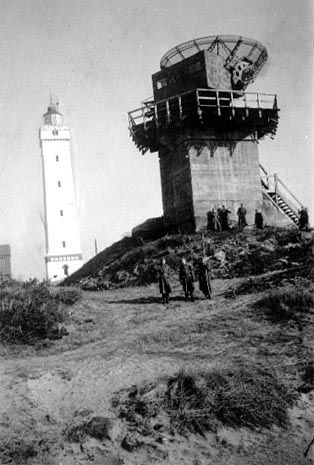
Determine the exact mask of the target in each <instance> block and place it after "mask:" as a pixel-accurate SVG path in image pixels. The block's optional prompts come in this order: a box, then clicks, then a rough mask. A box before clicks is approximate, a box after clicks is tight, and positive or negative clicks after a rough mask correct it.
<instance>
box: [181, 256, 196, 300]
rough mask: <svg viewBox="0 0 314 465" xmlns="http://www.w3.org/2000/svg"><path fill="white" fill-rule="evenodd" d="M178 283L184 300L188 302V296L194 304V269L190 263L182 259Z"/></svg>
mask: <svg viewBox="0 0 314 465" xmlns="http://www.w3.org/2000/svg"><path fill="white" fill-rule="evenodd" d="M179 281H180V283H181V285H182V288H183V291H184V295H185V300H188V298H189V296H190V297H191V301H192V302H194V296H193V293H194V281H195V276H194V268H193V265H192V263H190V262H187V261H186V260H185V258H182V261H181V265H180V270H179Z"/></svg>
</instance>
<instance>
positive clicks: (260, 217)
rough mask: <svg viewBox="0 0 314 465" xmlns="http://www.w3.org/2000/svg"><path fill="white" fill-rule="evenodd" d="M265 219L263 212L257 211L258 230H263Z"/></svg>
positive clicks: (256, 225) (256, 223)
mask: <svg viewBox="0 0 314 465" xmlns="http://www.w3.org/2000/svg"><path fill="white" fill-rule="evenodd" d="M263 223H264V218H263V215H262V212H261V211H259V210H255V227H256V229H263Z"/></svg>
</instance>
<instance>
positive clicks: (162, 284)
mask: <svg viewBox="0 0 314 465" xmlns="http://www.w3.org/2000/svg"><path fill="white" fill-rule="evenodd" d="M169 276H170V268H169V266H168V265H167V263H166V260H165V259H164V258H162V259H161V264H160V266H159V267H158V268H157V278H158V284H159V292H160V294H161V297H162V303H163V304H165V303H166V304H167V303H168V302H169V294H170V293H171V292H172V291H171V287H170V283H169Z"/></svg>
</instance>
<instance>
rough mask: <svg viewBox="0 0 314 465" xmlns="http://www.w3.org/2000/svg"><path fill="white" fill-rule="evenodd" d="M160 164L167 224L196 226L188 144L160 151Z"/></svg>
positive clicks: (167, 225) (165, 221) (165, 222)
mask: <svg viewBox="0 0 314 465" xmlns="http://www.w3.org/2000/svg"><path fill="white" fill-rule="evenodd" d="M159 165H160V175H161V190H162V203H163V211H164V224H165V226H166V227H169V226H172V225H173V226H174V225H181V224H187V223H192V224H193V226H194V211H193V200H192V184H191V169H190V161H189V158H188V152H187V148H186V146H185V145H184V144H180V145H177V146H176V147H174V148H173V150H172V151H171V152H170V151H168V150H162V151H160V153H159Z"/></svg>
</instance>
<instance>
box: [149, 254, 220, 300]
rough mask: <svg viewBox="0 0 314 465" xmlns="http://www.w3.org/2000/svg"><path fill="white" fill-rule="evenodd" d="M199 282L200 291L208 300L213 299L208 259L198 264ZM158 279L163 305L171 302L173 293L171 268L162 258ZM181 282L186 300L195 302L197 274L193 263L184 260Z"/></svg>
mask: <svg viewBox="0 0 314 465" xmlns="http://www.w3.org/2000/svg"><path fill="white" fill-rule="evenodd" d="M197 268H198V270H197V271H198V281H199V288H200V291H201V292H203V294H204V296H205V298H206V299H210V298H211V293H212V289H211V283H210V267H209V263H208V258H207V257H202V258H201V259H200V260H199V262H198V267H197ZM157 277H158V283H159V292H160V294H161V298H162V303H163V304H165V303H168V302H169V295H170V293H171V292H172V289H171V286H170V282H169V277H170V268H169V266H168V265H167V263H166V260H165V258H162V260H161V263H160V265H159V266H158V268H157ZM179 281H180V284H181V285H182V289H183V292H184V296H185V300H188V299H189V298H190V299H191V301H192V302H194V290H195V281H196V278H195V273H194V267H193V264H192V262H190V261H188V260H186V259H185V258H182V260H181V264H180V269H179Z"/></svg>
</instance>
